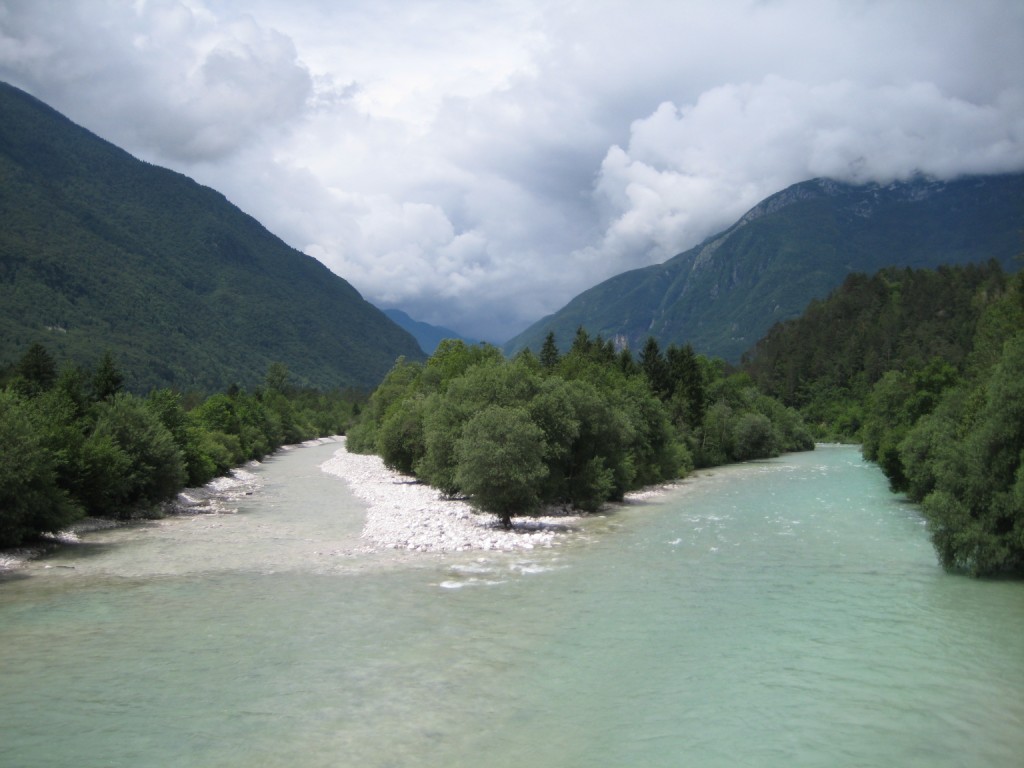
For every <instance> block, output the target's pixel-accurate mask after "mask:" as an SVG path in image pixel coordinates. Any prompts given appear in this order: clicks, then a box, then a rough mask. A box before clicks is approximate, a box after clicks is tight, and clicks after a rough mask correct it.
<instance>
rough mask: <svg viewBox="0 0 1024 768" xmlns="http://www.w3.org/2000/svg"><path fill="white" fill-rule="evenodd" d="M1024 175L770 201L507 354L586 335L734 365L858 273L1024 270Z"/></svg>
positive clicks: (622, 280) (813, 185) (812, 189)
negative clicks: (950, 267)
mask: <svg viewBox="0 0 1024 768" xmlns="http://www.w3.org/2000/svg"><path fill="white" fill-rule="evenodd" d="M1022 230H1024V174H1009V175H1000V176H973V177H964V178H960V179H956V180H953V181H934V180H929V179H925V178H915V179H912V180H910V181H901V182H894V183H892V184H886V185H881V184H866V185H852V184H844V183H840V182H836V181H831V180H828V179H813V180H811V181H806V182H802V183H800V184H796V185H794V186H792V187H789V188H788V189H785V190H783V191H782V192H779V193H777V194H775V195H772V196H771V197H769V198H767V199H765V200H764V201H762V202H761V203H760V204H758V205H757V206H755V207H754V208H752V209H751V210H750V211H749V212H747V213H746V214H745V215H744V216H743V217H742V218H741V219H740V220H739V221H737V222H736V223H735V224H733V225H732V226H731V227H729V228H728V229H726V230H725V231H724V232H721V233H720V234H718V235H715V236H714V237H712V238H709V239H708V240H706V241H705V242H703V243H701V244H700V245H698V246H696V247H695V248H691V249H690V250H688V251H686V252H685V253H681V254H679V255H678V256H675V257H673V258H672V259H670V260H668V261H666V262H664V263H662V264H657V265H654V266H650V267H645V268H642V269H637V270H633V271H631V272H625V273H623V274H620V275H617V276H615V277H613V278H611V279H609V280H606V281H605V282H603V283H601V284H599V285H597V286H595V287H593V288H591V289H589V290H587V291H584V292H583V293H581V294H580V295H579V296H577V297H576V298H575V299H573V300H572V301H571V302H569V304H567V305H566V306H565V307H563V308H562V309H560V310H559V311H558V312H556V313H555V314H553V315H549V316H548V317H545V318H544V319H542V320H540V321H539V322H537V323H535V324H534V325H532V326H531V327H529V328H528V329H526V330H525V331H524V332H523V333H521V334H520V335H518V336H516V337H515V338H513V339H512V340H510V341H509V342H508V343H507V344H506V345H505V351H506V353H509V354H514V353H515V352H517V351H519V350H520V349H522V348H524V347H529V348H531V349H533V350H535V351H536V350H539V349H540V347H541V345H542V343H543V341H544V338H545V336H546V335H547V333H548V332H549V331H553V332H554V333H555V337H556V340H557V342H558V344H559V345H560V346H562V347H565V346H567V345H568V344H569V343H571V341H572V338H573V336H574V334H575V332H576V329H577V328H578V327H580V326H583V327H584V328H585V329H587V331H589V332H590V333H591V334H592V335H596V334H598V333H599V334H601V335H602V336H603V337H604V338H612V339H615V340H616V342H617V343H620V344H628V345H629V346H630V347H631V348H633V349H639V348H640V347H641V346H642V345H643V343H644V341H645V340H646V339H647V337H648V336H654V337H655V338H656V339H657V340H658V341H659V343H661V345H662V346H663V347H664V346H667V345H668V344H670V343H675V344H679V345H682V344H685V343H691V344H692V345H693V347H694V349H695V350H696V351H698V352H701V353H704V354H709V355H712V356H717V357H723V358H725V359H726V360H729V361H737V360H739V358H740V356H741V355H742V353H743V352H744V351H746V350H747V349H749V348H750V347H751V346H752V345H753V344H754V343H755V342H756V341H757V340H758V339H759V338H761V337H762V336H763V335H764V334H765V332H767V330H768V329H769V328H770V327H771V326H772V325H773V324H774V323H776V322H779V321H782V320H788V319H791V318H794V317H797V316H799V315H800V313H801V312H802V311H803V310H804V308H805V307H806V306H807V304H808V303H809V302H810V301H811V300H812V299H816V298H823V297H825V296H826V295H828V293H829V291H831V290H832V289H834V288H836V287H837V286H838V285H840V284H841V283H842V282H843V280H844V279H845V277H846V276H847V275H848V274H850V273H851V272H867V273H874V272H876V271H878V270H879V269H882V268H883V267H888V266H899V267H912V268H923V267H937V266H939V265H942V264H964V263H972V262H982V261H987V260H988V259H991V258H994V259H996V260H997V261H999V262H1000V264H1002V266H1003V267H1004V269H1007V270H1015V269H1018V268H1019V267H1020V264H1019V261H1018V262H1016V263H1015V261H1014V257H1016V256H1017V255H1018V254H1020V253H1021V252H1022V250H1024V240H1022Z"/></svg>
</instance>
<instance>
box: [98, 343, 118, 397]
mask: <svg viewBox="0 0 1024 768" xmlns="http://www.w3.org/2000/svg"><path fill="white" fill-rule="evenodd" d="M123 391H124V376H123V375H122V374H121V371H120V369H119V368H118V367H117V364H116V363H115V362H114V356H113V355H112V354H111V353H110V350H107V351H106V352H104V353H103V357H102V358H101V359H100V364H99V365H98V366H97V367H96V370H95V371H94V372H93V375H92V396H93V399H95V400H106V399H107V398H110V397H113V396H114V395H116V394H117V393H118V392H123Z"/></svg>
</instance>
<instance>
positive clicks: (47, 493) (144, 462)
mask: <svg viewBox="0 0 1024 768" xmlns="http://www.w3.org/2000/svg"><path fill="white" fill-rule="evenodd" d="M3 378H4V382H5V386H4V388H3V389H0V546H3V547H11V546H17V545H19V544H21V543H23V542H24V541H26V540H29V539H32V538H34V537H36V536H38V535H39V534H41V533H54V532H57V531H60V530H62V529H64V528H66V527H67V526H69V525H70V524H72V523H73V522H75V520H77V519H79V518H81V517H83V516H86V515H91V516H97V517H113V518H128V517H133V516H136V515H152V514H159V505H160V503H161V502H163V501H166V500H168V499H171V498H173V497H174V496H175V495H176V494H177V493H178V492H179V491H180V490H181V489H182V488H183V487H185V486H198V485H202V484H204V483H206V482H207V481H209V480H211V479H212V478H214V477H216V476H218V475H221V474H224V473H226V472H227V471H228V470H229V469H231V468H232V467H235V466H238V465H240V464H243V463H244V462H246V461H249V460H252V459H260V458H262V457H264V456H266V455H267V454H269V453H271V452H273V451H274V450H276V449H277V448H278V447H280V446H282V445H285V444H289V443H296V442H299V441H302V440H306V439H309V438H313V437H319V436H326V435H333V434H340V433H343V432H344V431H345V430H346V429H347V427H348V425H349V424H350V422H351V421H352V419H353V417H354V416H355V415H356V414H357V413H358V409H359V402H360V399H361V397H360V396H359V395H358V393H356V392H354V391H341V390H334V391H330V392H320V391H316V390H310V389H299V388H296V387H294V386H292V385H291V384H290V383H289V378H290V376H289V372H288V370H287V368H286V367H285V366H283V365H282V364H279V363H278V364H272V365H271V366H270V367H269V369H268V371H267V375H266V377H265V380H264V383H263V386H261V387H259V388H257V389H256V390H254V391H253V392H244V391H241V390H239V389H238V388H236V387H232V388H231V389H229V391H227V392H225V393H220V394H215V395H212V396H209V397H206V398H205V399H204V398H201V397H199V396H189V397H183V396H182V395H181V394H180V393H177V392H175V391H173V390H170V389H156V390H153V391H151V392H150V393H149V394H148V395H147V396H145V397H140V396H138V395H134V394H131V393H130V392H127V391H126V390H125V387H124V377H123V375H122V373H121V372H120V370H119V368H118V366H117V365H116V363H115V361H114V359H113V357H112V356H111V355H110V354H106V355H104V356H103V357H102V358H101V360H100V361H99V362H98V364H97V365H96V366H95V367H94V368H93V369H91V370H90V369H85V368H82V367H80V366H78V365H74V364H68V365H65V366H64V367H63V368H62V369H61V370H60V371H58V369H57V366H56V364H55V362H54V359H53V357H52V356H51V355H50V353H49V352H48V351H47V350H46V349H45V348H44V347H43V346H41V345H39V344H35V345H33V346H31V347H30V348H29V349H28V350H27V351H26V352H25V353H24V355H23V356H22V357H21V359H20V361H19V362H18V363H17V364H16V365H15V366H13V367H12V368H11V369H9V370H7V371H6V372H5V374H4V377H3Z"/></svg>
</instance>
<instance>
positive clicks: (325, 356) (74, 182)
mask: <svg viewBox="0 0 1024 768" xmlns="http://www.w3.org/2000/svg"><path fill="white" fill-rule="evenodd" d="M0 216H2V221H3V227H2V228H0V366H2V365H7V364H10V363H11V362H13V361H15V360H17V359H18V358H19V357H20V356H21V355H22V354H23V353H24V352H25V351H26V350H27V349H28V347H29V346H30V345H31V344H33V343H34V342H41V343H42V344H43V345H44V346H45V347H46V348H47V349H48V350H49V351H50V352H51V354H52V355H53V356H54V358H56V359H57V360H59V361H60V360H65V359H70V360H74V361H77V362H79V363H83V364H94V363H95V362H96V361H97V360H98V359H99V358H100V357H101V355H102V354H103V352H104V351H106V350H110V351H111V352H112V353H113V355H114V357H115V359H116V361H117V362H118V364H119V365H120V367H121V368H122V370H123V372H124V374H125V377H126V383H127V384H128V386H129V387H130V388H132V389H135V390H139V391H145V390H147V389H149V388H151V387H154V386H168V385H173V386H177V387H179V388H181V389H198V390H202V391H212V390H218V389H222V388H224V387H226V386H228V385H230V384H231V383H238V384H241V385H252V384H254V383H256V382H259V381H261V380H262V378H263V375H264V374H265V373H266V371H267V368H268V366H269V365H270V363H272V362H281V363H284V364H285V365H286V366H287V367H288V368H289V370H290V371H291V372H292V374H293V375H294V377H295V380H296V381H297V382H299V383H302V384H307V385H313V386H318V387H325V388H326V387H334V386H357V387H373V386H375V385H376V384H377V383H378V382H379V381H380V379H381V378H383V376H384V374H385V373H387V371H388V370H389V369H390V368H391V366H392V365H393V363H394V361H395V359H396V358H397V357H398V356H400V355H405V356H406V357H408V358H410V359H423V354H422V352H421V350H420V349H419V346H418V345H417V344H416V341H415V339H413V337H412V336H411V335H410V334H408V333H407V332H406V331H404V330H402V329H401V328H399V327H398V326H397V325H395V324H394V323H393V322H391V321H390V320H389V319H388V318H387V317H385V316H384V314H383V313H381V312H380V310H378V309H377V308H376V307H374V306H372V305H371V304H369V303H368V302H367V301H365V300H364V299H363V298H362V297H361V296H360V295H359V293H358V292H357V291H356V290H355V289H354V288H353V287H352V286H351V285H349V283H347V282H346V281H345V280H343V279H342V278H340V277H338V276H337V275H335V274H333V273H332V272H331V271H330V270H328V269H327V268H326V267H325V266H323V265H322V264H321V263H319V262H318V261H316V260H315V259H313V258H311V257H309V256H306V255H305V254H302V253H300V252H299V251H297V250H295V249H294V248H291V247H289V246H288V245H286V244H285V243H284V242H282V241H281V240H280V239H278V238H277V237H275V236H274V235H272V234H271V233H270V232H268V231H267V230H266V229H265V228H264V227H263V226H261V225H260V223H259V222H258V221H256V220H255V219H253V218H252V217H250V216H248V215H247V214H245V213H243V212H242V211H241V210H239V209H238V208H236V207H235V206H234V205H232V204H231V203H229V202H228V201H227V200H226V199H225V198H224V196H223V195H221V194H220V193H218V192H215V191H214V190H212V189H209V188H207V187H203V186H200V185H199V184H197V183H195V182H194V181H192V180H191V179H189V178H187V177H185V176H183V175H181V174H178V173H174V172H173V171H169V170H167V169H164V168H160V167H157V166H154V165H150V164H148V163H144V162H142V161H140V160H137V159H136V158H134V157H132V156H131V155H129V154H128V153H126V152H124V151H123V150H121V149H119V148H117V147H115V146H114V145H112V144H110V143H108V142H106V141H104V140H102V139H100V138H99V137H97V136H95V135H93V134H92V133H90V132H88V131H86V130H85V129H83V128H81V127H79V126H77V125H75V124H74V123H72V122H71V121H69V120H68V119H66V118H65V117H63V116H62V115H60V114H59V113H57V112H56V111H54V110H53V109H51V108H50V107H48V106H46V105H45V104H43V103H42V102H40V101H38V100H37V99H35V98H34V97H32V96H30V95H28V94H27V93H24V92H23V91H20V90H18V89H16V88H14V87H12V86H10V85H8V84H3V83H0Z"/></svg>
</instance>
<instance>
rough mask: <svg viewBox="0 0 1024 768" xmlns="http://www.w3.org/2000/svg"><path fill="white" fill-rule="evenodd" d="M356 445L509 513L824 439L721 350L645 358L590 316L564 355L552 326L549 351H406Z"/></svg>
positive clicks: (617, 491)
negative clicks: (731, 368)
mask: <svg viewBox="0 0 1024 768" xmlns="http://www.w3.org/2000/svg"><path fill="white" fill-rule="evenodd" d="M348 445H349V448H350V449H351V450H354V451H362V452H368V453H377V454H379V455H380V456H381V457H382V458H383V459H384V462H385V463H386V464H387V465H388V466H389V467H391V468H393V469H396V470H399V471H401V472H405V473H409V474H412V475H415V476H416V477H418V478H420V479H421V480H422V481H423V482H426V483H428V484H430V485H431V486H433V487H435V488H438V489H440V490H441V491H442V492H443V493H445V494H447V495H450V496H454V495H466V496H468V497H469V499H470V501H471V502H472V503H473V504H474V505H475V506H477V507H478V508H479V509H481V510H484V511H488V512H493V513H495V514H497V515H498V516H499V518H501V520H502V521H503V522H504V524H505V525H506V526H508V525H510V523H511V517H512V516H513V515H517V514H524V513H529V512H531V511H533V510H535V509H537V508H539V507H540V506H541V505H547V504H564V505H570V506H572V507H574V508H577V509H580V510H585V511H593V510H596V509H597V508H598V507H599V506H600V505H601V504H603V503H604V502H606V501H608V500H616V499H621V498H623V495H624V494H625V493H626V492H627V491H630V490H632V489H636V488H640V487H642V486H645V485H650V484H653V483H657V482H661V481H665V480H670V479H674V478H677V477H679V476H681V475H684V474H685V473H686V472H687V471H689V470H690V469H691V468H693V467H695V466H710V465H715V464H722V463H726V462H731V461H742V460H745V459H754V458H763V457H769V456H775V455H777V454H779V453H780V452H784V451H792V450H801V449H808V448H812V447H813V442H812V440H811V437H810V434H809V432H808V431H807V430H806V428H805V427H804V425H803V423H802V421H801V420H800V417H799V416H798V415H797V413H796V412H795V411H794V410H792V409H787V408H785V407H783V406H782V405H781V404H780V403H779V402H778V401H776V400H774V399H772V398H769V397H766V396H764V395H762V394H761V393H759V392H758V391H757V389H756V388H755V387H754V386H753V384H752V382H751V380H750V378H749V377H748V376H746V375H745V374H736V375H727V373H726V372H725V369H724V364H723V363H721V362H720V361H713V360H709V359H707V358H704V357H702V356H699V355H696V354H694V352H693V350H692V348H690V347H683V348H679V347H675V346H670V347H669V348H668V349H667V350H666V351H665V352H664V353H663V352H662V351H661V349H660V348H659V346H658V344H657V342H656V341H655V340H654V339H649V340H648V342H647V344H646V346H645V347H644V349H643V350H642V352H641V354H640V355H639V357H638V358H637V359H634V358H633V356H632V354H631V353H630V351H629V350H628V349H627V350H623V351H620V352H616V350H615V348H614V346H613V344H612V342H611V341H610V340H603V339H602V338H601V337H600V336H598V337H597V338H593V339H592V338H590V336H589V335H588V334H587V333H586V332H585V331H584V330H582V329H580V330H579V331H577V333H576V336H575V338H574V340H573V342H572V345H571V347H570V349H569V350H568V352H567V353H566V354H564V355H561V354H560V353H559V351H558V348H557V345H556V343H555V338H554V336H553V335H549V336H548V338H547V340H546V341H545V343H544V346H543V348H542V350H541V352H540V354H539V355H534V354H532V353H531V352H529V351H524V352H522V353H520V354H519V355H517V356H516V357H514V358H512V359H506V358H505V357H504V356H503V355H502V353H501V351H500V350H498V349H497V348H495V347H491V346H488V345H483V344H482V345H474V346H470V345H467V344H465V343H463V342H461V341H454V340H448V341H445V342H443V343H442V344H441V345H440V347H438V349H437V350H436V351H435V353H434V354H433V355H432V356H431V357H430V358H429V359H428V360H427V362H426V363H425V364H421V363H416V362H406V361H402V360H400V361H399V362H398V363H397V364H396V366H395V367H394V369H392V371H391V372H390V373H389V374H388V376H387V377H386V378H385V380H384V382H383V383H382V384H381V385H380V387H379V388H378V389H377V390H376V391H375V392H374V393H373V395H372V396H371V398H370V402H369V404H368V406H367V408H366V409H365V410H364V411H363V413H362V417H361V420H360V421H359V423H358V424H357V425H356V426H355V427H354V428H353V429H352V431H351V432H350V434H349V440H348Z"/></svg>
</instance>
